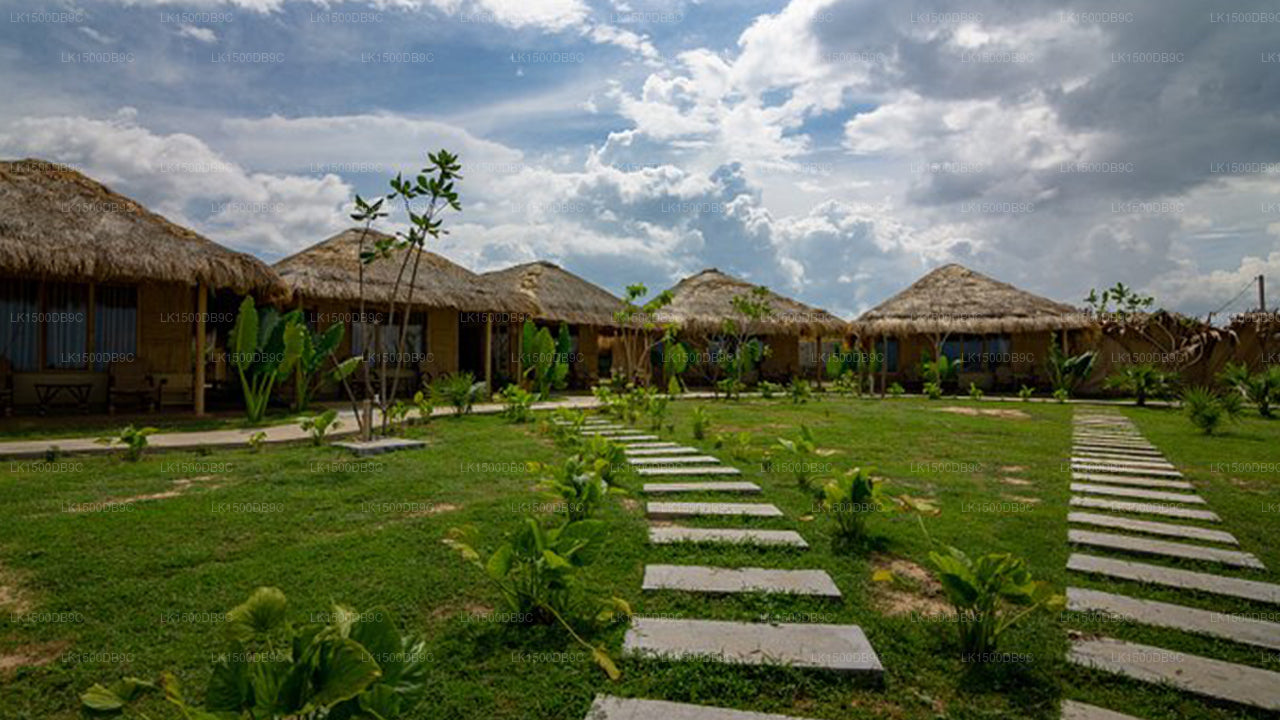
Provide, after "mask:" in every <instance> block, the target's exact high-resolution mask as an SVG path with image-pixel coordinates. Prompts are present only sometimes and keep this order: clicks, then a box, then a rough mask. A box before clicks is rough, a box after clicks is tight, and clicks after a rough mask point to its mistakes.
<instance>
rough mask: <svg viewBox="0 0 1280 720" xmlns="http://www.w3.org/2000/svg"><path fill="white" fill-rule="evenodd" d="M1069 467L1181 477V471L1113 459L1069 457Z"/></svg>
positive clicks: (1117, 473)
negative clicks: (1087, 459)
mask: <svg viewBox="0 0 1280 720" xmlns="http://www.w3.org/2000/svg"><path fill="white" fill-rule="evenodd" d="M1071 469H1072V470H1079V471H1081V472H1094V473H1110V474H1112V475H1145V476H1147V477H1158V478H1180V477H1182V473H1180V472H1178V471H1177V470H1161V469H1159V468H1148V467H1142V466H1140V465H1131V464H1128V463H1119V462H1114V461H1108V462H1081V461H1080V460H1077V459H1075V458H1072V459H1071Z"/></svg>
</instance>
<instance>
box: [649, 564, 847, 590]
mask: <svg viewBox="0 0 1280 720" xmlns="http://www.w3.org/2000/svg"><path fill="white" fill-rule="evenodd" d="M641 589H643V590H682V591H684V592H702V593H719V594H725V593H749V592H767V593H781V594H786V595H817V596H820V597H827V598H839V597H840V588H838V587H836V584H835V581H833V580H832V579H831V576H830V575H828V574H827V573H826V571H825V570H770V569H768V568H721V567H707V566H703V565H646V566H645V568H644V584H643V585H641Z"/></svg>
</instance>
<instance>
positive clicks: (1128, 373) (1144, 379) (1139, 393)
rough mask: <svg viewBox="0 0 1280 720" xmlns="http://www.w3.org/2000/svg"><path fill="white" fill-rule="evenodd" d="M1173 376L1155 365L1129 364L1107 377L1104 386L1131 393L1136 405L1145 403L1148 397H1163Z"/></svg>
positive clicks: (1140, 405) (1167, 391)
mask: <svg viewBox="0 0 1280 720" xmlns="http://www.w3.org/2000/svg"><path fill="white" fill-rule="evenodd" d="M1172 382H1173V376H1172V375H1170V374H1169V373H1165V372H1162V371H1160V370H1159V369H1157V368H1156V366H1155V365H1150V364H1144V365H1129V366H1126V367H1125V368H1124V369H1122V370H1120V372H1118V373H1115V374H1114V375H1112V376H1111V377H1108V378H1107V381H1106V386H1107V387H1109V388H1112V389H1116V390H1121V391H1123V392H1127V393H1131V394H1132V395H1133V396H1134V399H1135V400H1136V401H1137V403H1138V406H1139V407H1142V406H1145V405H1146V404H1147V398H1148V397H1156V398H1159V397H1164V396H1165V395H1167V394H1168V393H1169V389H1170V387H1171V385H1172Z"/></svg>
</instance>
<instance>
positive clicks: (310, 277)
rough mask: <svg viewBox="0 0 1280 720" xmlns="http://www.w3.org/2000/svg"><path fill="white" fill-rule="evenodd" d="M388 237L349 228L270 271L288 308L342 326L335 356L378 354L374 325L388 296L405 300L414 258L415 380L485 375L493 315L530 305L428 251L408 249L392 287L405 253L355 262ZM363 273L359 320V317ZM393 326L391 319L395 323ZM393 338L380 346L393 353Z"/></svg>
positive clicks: (411, 368) (408, 362) (411, 363)
mask: <svg viewBox="0 0 1280 720" xmlns="http://www.w3.org/2000/svg"><path fill="white" fill-rule="evenodd" d="M388 238H389V236H388V235H386V234H385V233H381V232H378V231H376V230H367V231H366V230H364V229H362V228H350V229H347V230H343V231H342V232H340V233H338V234H337V235H334V236H333V237H330V238H328V239H327V240H323V241H321V242H319V243H316V244H315V245H312V246H311V247H309V248H306V249H305V250H302V251H300V252H297V253H295V254H293V255H290V256H289V257H286V258H284V259H282V260H280V261H279V262H277V263H276V264H275V265H274V268H275V271H276V272H277V273H279V274H280V277H281V278H282V279H283V280H284V282H285V283H286V284H287V285H288V286H289V288H290V289H291V291H292V292H293V303H294V305H296V306H298V307H303V308H305V309H306V310H307V311H308V312H309V313H310V314H311V317H312V319H313V321H314V322H315V324H316V325H317V326H318V327H327V326H328V325H330V324H332V323H334V322H342V323H345V324H346V325H347V333H346V337H345V338H344V340H343V345H342V347H341V348H339V354H340V355H345V354H347V353H353V352H354V353H356V354H361V353H363V354H365V355H367V356H369V355H372V354H374V353H376V352H377V350H375V348H374V347H373V334H372V333H373V326H375V325H378V324H382V323H385V321H386V314H387V310H388V309H389V306H390V302H391V299H392V297H393V294H395V295H396V296H398V299H399V305H398V306H397V308H398V311H399V309H402V308H403V307H404V303H405V301H406V300H409V299H410V295H409V289H408V282H409V278H410V276H411V274H412V269H413V266H414V264H415V262H416V263H417V264H418V273H417V281H416V282H415V284H414V286H413V293H412V305H413V312H412V315H411V316H410V329H409V336H408V340H407V347H406V354H407V357H406V358H405V367H406V369H407V371H408V372H410V373H411V374H413V375H414V376H415V377H414V383H415V384H416V383H417V382H419V381H429V380H431V379H432V378H434V377H437V376H439V375H442V374H448V373H453V372H459V371H464V372H470V373H472V374H473V375H475V376H476V377H477V378H481V377H485V378H487V377H489V373H490V370H489V365H488V363H486V362H485V358H486V348H488V347H489V345H490V339H489V333H488V328H489V325H490V323H491V322H492V320H493V319H494V313H513V314H519V313H523V312H527V311H528V310H530V309H531V305H530V304H529V302H528V301H526V300H524V299H522V298H520V297H518V296H515V295H512V294H509V293H507V294H503V293H501V292H499V291H498V289H497V288H496V287H495V286H494V285H492V284H491V283H489V282H488V281H486V280H485V279H483V278H482V277H481V276H479V275H477V274H476V273H473V272H471V271H470V270H468V269H466V268H464V267H462V266H461V265H458V264H457V263H454V262H452V261H450V260H448V259H447V258H445V257H443V256H441V255H438V254H436V253H433V252H429V251H414V252H417V253H418V254H417V256H416V259H415V257H414V256H410V258H409V262H408V265H407V267H406V269H405V272H404V276H403V277H402V278H401V285H400V287H399V289H398V290H397V289H396V278H397V275H399V274H400V268H401V264H402V262H403V261H404V258H405V255H404V253H405V252H407V251H403V250H402V251H395V252H393V253H392V254H391V256H390V257H386V258H381V259H378V260H375V261H373V262H372V263H368V264H363V267H362V263H361V262H360V251H361V244H362V242H363V249H364V250H366V251H370V250H372V249H373V247H374V243H375V242H377V241H378V240H383V239H388ZM362 270H363V284H364V291H363V292H364V298H365V313H366V317H364V318H361V317H360V315H359V310H360V297H361V282H362V281H361V271H362ZM499 320H501V316H499ZM399 324H400V320H399V319H397V320H396V326H397V328H398V327H399ZM397 340H398V336H397V335H396V333H395V332H383V333H382V340H381V351H382V352H386V353H395V352H396V350H397V344H398V342H397ZM392 361H393V362H394V358H393V359H392Z"/></svg>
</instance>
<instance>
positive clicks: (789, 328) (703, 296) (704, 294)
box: [655, 268, 849, 336]
mask: <svg viewBox="0 0 1280 720" xmlns="http://www.w3.org/2000/svg"><path fill="white" fill-rule="evenodd" d="M756 287H759V286H757V285H753V284H752V283H749V282H747V281H745V280H741V279H739V278H735V277H732V276H730V275H726V274H724V273H722V272H720V271H719V270H717V269H715V268H710V269H707V270H703V271H702V272H700V273H697V274H696V275H690V276H689V277H687V278H685V279H683V280H681V281H680V282H678V283H676V285H675V287H673V288H671V295H672V300H671V304H669V305H667V306H666V307H664V308H662V309H661V310H659V311H658V312H657V313H656V315H657V317H656V318H655V320H656V321H657V322H659V323H662V324H667V323H676V324H679V325H680V326H681V327H682V328H683V329H684V330H686V331H688V332H693V333H718V332H720V331H721V329H722V328H723V327H724V321H725V320H727V319H732V320H734V321H735V322H737V323H739V324H740V325H741V326H742V328H743V329H744V330H745V331H746V332H749V333H752V334H756V335H801V334H804V335H810V336H818V335H845V334H847V333H848V332H849V325H848V323H846V322H845V321H844V320H841V319H840V318H838V317H836V316H835V315H832V314H831V313H829V312H827V311H826V310H822V309H820V308H815V307H811V306H809V305H805V304H804V303H802V302H800V301H798V300H792V299H791V298H788V297H783V296H782V295H778V294H777V293H775V292H772V291H769V292H768V293H766V294H765V296H764V298H765V300H766V301H767V302H768V304H769V307H770V308H771V309H772V311H773V312H772V313H771V314H769V315H767V316H765V317H763V318H761V319H760V320H758V321H746V320H745V319H743V318H742V317H741V316H740V314H739V313H738V311H737V310H735V309H734V307H733V298H735V297H738V296H740V295H748V294H750V293H751V291H752V290H754V289H755V288H756Z"/></svg>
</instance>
